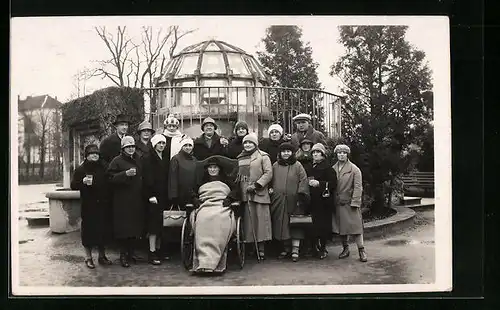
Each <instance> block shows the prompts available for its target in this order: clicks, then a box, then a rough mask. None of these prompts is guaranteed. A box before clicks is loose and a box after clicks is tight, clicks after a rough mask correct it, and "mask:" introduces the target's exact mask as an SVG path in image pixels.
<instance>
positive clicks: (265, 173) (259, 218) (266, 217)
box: [238, 149, 273, 242]
mask: <svg viewBox="0 0 500 310" xmlns="http://www.w3.org/2000/svg"><path fill="white" fill-rule="evenodd" d="M241 162H242V160H241V158H239V159H238V165H240V164H241ZM272 178H273V167H272V165H271V159H270V158H269V155H268V154H267V153H265V152H262V151H260V150H258V149H257V150H256V151H255V152H253V153H252V155H250V178H249V181H248V182H240V189H241V195H242V200H243V202H246V203H247V204H246V205H245V207H244V208H243V239H244V241H245V242H253V241H254V239H253V231H255V235H256V239H257V242H262V241H268V240H271V239H272V226H271V212H270V209H269V204H270V203H271V198H270V197H269V189H268V184H269V183H270V182H271V180H272ZM250 183H259V184H260V185H261V186H262V188H260V189H257V190H256V192H255V194H253V195H252V194H248V193H247V191H246V189H247V187H248V185H249V184H250ZM252 224H253V229H252Z"/></svg>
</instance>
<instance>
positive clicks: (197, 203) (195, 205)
mask: <svg viewBox="0 0 500 310" xmlns="http://www.w3.org/2000/svg"><path fill="white" fill-rule="evenodd" d="M193 205H194V207H195V208H198V207H199V206H201V201H200V199H198V197H193Z"/></svg>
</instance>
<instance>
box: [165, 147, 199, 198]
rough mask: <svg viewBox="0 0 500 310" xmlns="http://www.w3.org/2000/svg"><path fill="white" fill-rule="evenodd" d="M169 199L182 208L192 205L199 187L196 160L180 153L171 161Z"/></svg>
mask: <svg viewBox="0 0 500 310" xmlns="http://www.w3.org/2000/svg"><path fill="white" fill-rule="evenodd" d="M168 178H169V179H168V197H169V199H170V200H175V202H177V203H178V204H179V205H180V206H181V207H182V206H183V205H184V204H186V203H192V199H193V197H194V190H195V187H196V185H197V177H196V158H194V157H193V156H192V155H189V154H186V153H185V152H183V151H180V152H179V154H177V155H175V156H174V157H173V158H172V160H171V161H170V169H169V176H168Z"/></svg>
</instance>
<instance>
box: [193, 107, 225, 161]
mask: <svg viewBox="0 0 500 310" xmlns="http://www.w3.org/2000/svg"><path fill="white" fill-rule="evenodd" d="M201 130H202V131H203V134H202V135H201V136H199V137H198V138H196V140H194V148H193V155H194V157H195V158H196V159H197V160H204V159H206V158H208V157H210V156H213V155H222V156H226V154H227V145H228V143H229V142H228V141H227V139H226V138H223V137H221V136H219V135H218V134H217V133H216V132H215V131H216V130H217V124H216V123H215V121H214V119H213V118H211V117H207V118H205V119H204V120H203V123H201Z"/></svg>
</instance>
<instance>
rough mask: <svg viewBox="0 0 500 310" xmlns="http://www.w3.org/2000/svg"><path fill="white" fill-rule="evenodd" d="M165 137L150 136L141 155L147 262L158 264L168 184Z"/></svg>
mask: <svg viewBox="0 0 500 310" xmlns="http://www.w3.org/2000/svg"><path fill="white" fill-rule="evenodd" d="M166 144H167V139H166V138H165V136H163V135H162V134H156V135H154V136H153V138H151V150H150V151H148V152H147V153H145V155H144V157H143V169H144V179H143V180H144V196H145V197H146V198H147V199H148V202H147V211H146V231H147V234H148V239H149V255H148V262H149V263H150V264H153V265H160V264H161V258H164V259H166V258H167V256H166V255H164V253H162V254H163V255H160V253H159V251H160V250H161V232H162V230H163V210H165V209H166V208H167V207H168V196H167V193H166V191H165V188H167V185H168V170H167V168H168V165H167V164H166V161H165V159H164V157H165V156H167V155H166V153H165V152H164V150H165V146H166Z"/></svg>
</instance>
